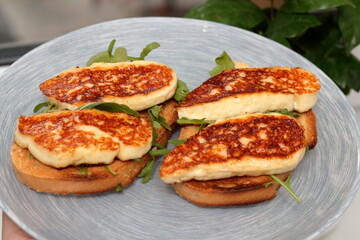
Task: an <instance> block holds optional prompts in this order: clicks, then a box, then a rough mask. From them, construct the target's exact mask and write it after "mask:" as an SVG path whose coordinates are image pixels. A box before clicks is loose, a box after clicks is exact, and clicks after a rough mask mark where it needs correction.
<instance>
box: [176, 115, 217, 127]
mask: <svg viewBox="0 0 360 240" xmlns="http://www.w3.org/2000/svg"><path fill="white" fill-rule="evenodd" d="M176 122H177V123H178V124H184V125H186V124H192V125H201V124H203V123H206V124H212V123H214V122H215V121H214V120H205V118H203V119H188V118H184V117H182V118H179V119H178V120H176Z"/></svg>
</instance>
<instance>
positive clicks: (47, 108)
mask: <svg viewBox="0 0 360 240" xmlns="http://www.w3.org/2000/svg"><path fill="white" fill-rule="evenodd" d="M41 109H42V110H41ZM40 110H41V113H49V112H56V111H58V110H59V109H58V108H57V107H56V105H55V104H51V103H50V102H42V103H39V104H38V105H36V106H35V107H34V110H33V112H34V113H37V112H39V111H40Z"/></svg>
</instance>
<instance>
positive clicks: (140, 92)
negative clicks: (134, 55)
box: [40, 61, 177, 111]
mask: <svg viewBox="0 0 360 240" xmlns="http://www.w3.org/2000/svg"><path fill="white" fill-rule="evenodd" d="M176 84H177V77H176V74H175V71H174V70H173V69H171V68H170V67H168V66H166V65H165V64H162V63H157V62H152V61H134V62H120V63H94V64H92V65H91V66H89V67H76V68H73V69H71V70H67V71H65V72H63V73H61V74H59V75H58V76H56V77H54V78H51V79H49V80H47V81H45V82H43V83H41V84H40V90H41V91H42V92H43V93H44V95H46V96H47V97H48V100H49V101H50V102H51V103H53V104H56V105H58V107H59V108H61V109H70V110H74V109H76V108H78V107H81V106H83V105H85V104H88V103H91V102H116V103H119V104H126V105H127V106H129V107H130V108H132V109H134V110H136V111H140V110H144V109H147V108H149V107H152V106H154V105H156V104H159V103H162V102H164V101H166V100H168V99H170V98H171V97H172V96H173V95H174V93H175V90H176Z"/></svg>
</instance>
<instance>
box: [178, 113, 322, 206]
mask: <svg viewBox="0 0 360 240" xmlns="http://www.w3.org/2000/svg"><path fill="white" fill-rule="evenodd" d="M296 119H297V120H298V121H299V123H300V124H301V125H302V126H303V128H304V130H305V131H304V132H305V138H306V145H307V146H309V147H310V148H313V147H315V145H316V143H317V130H316V118H315V114H314V112H313V111H312V110H310V111H308V112H306V113H303V114H302V115H301V116H298V117H296ZM198 129H199V127H198V126H186V127H183V128H182V129H181V133H180V136H179V139H187V138H190V137H191V136H193V135H195V134H196V133H197V132H198V131H199V130H198ZM290 174H291V171H289V172H285V173H281V174H276V176H277V177H278V178H280V179H281V180H283V181H285V180H286V179H287V178H288V177H289V175H290ZM272 181H273V179H272V178H271V177H270V176H266V175H263V176H242V177H231V178H226V179H217V180H208V181H197V180H189V181H185V182H181V183H174V184H173V187H174V189H175V191H176V192H177V193H178V194H179V195H180V196H182V197H183V198H185V199H187V200H188V201H189V202H192V203H195V204H198V205H201V206H228V205H247V204H254V203H259V202H263V201H267V200H270V199H273V198H275V197H276V194H277V189H278V188H279V184H277V183H274V184H271V185H270V186H268V187H265V184H266V183H268V182H272Z"/></svg>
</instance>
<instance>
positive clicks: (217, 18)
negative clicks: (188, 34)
mask: <svg viewBox="0 0 360 240" xmlns="http://www.w3.org/2000/svg"><path fill="white" fill-rule="evenodd" d="M185 17H188V18H197V19H203V20H209V21H214V22H220V23H225V24H229V25H232V26H236V27H240V28H245V29H251V28H253V27H255V26H257V25H258V24H260V23H261V22H262V21H264V20H265V19H266V16H265V14H264V13H263V12H262V11H261V9H260V8H259V7H258V6H257V5H256V4H254V3H252V2H251V1H250V0H242V1H233V0H208V1H206V2H205V3H204V4H202V5H200V6H198V7H195V8H193V9H191V10H190V11H189V12H188V13H187V14H186V15H185Z"/></svg>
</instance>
